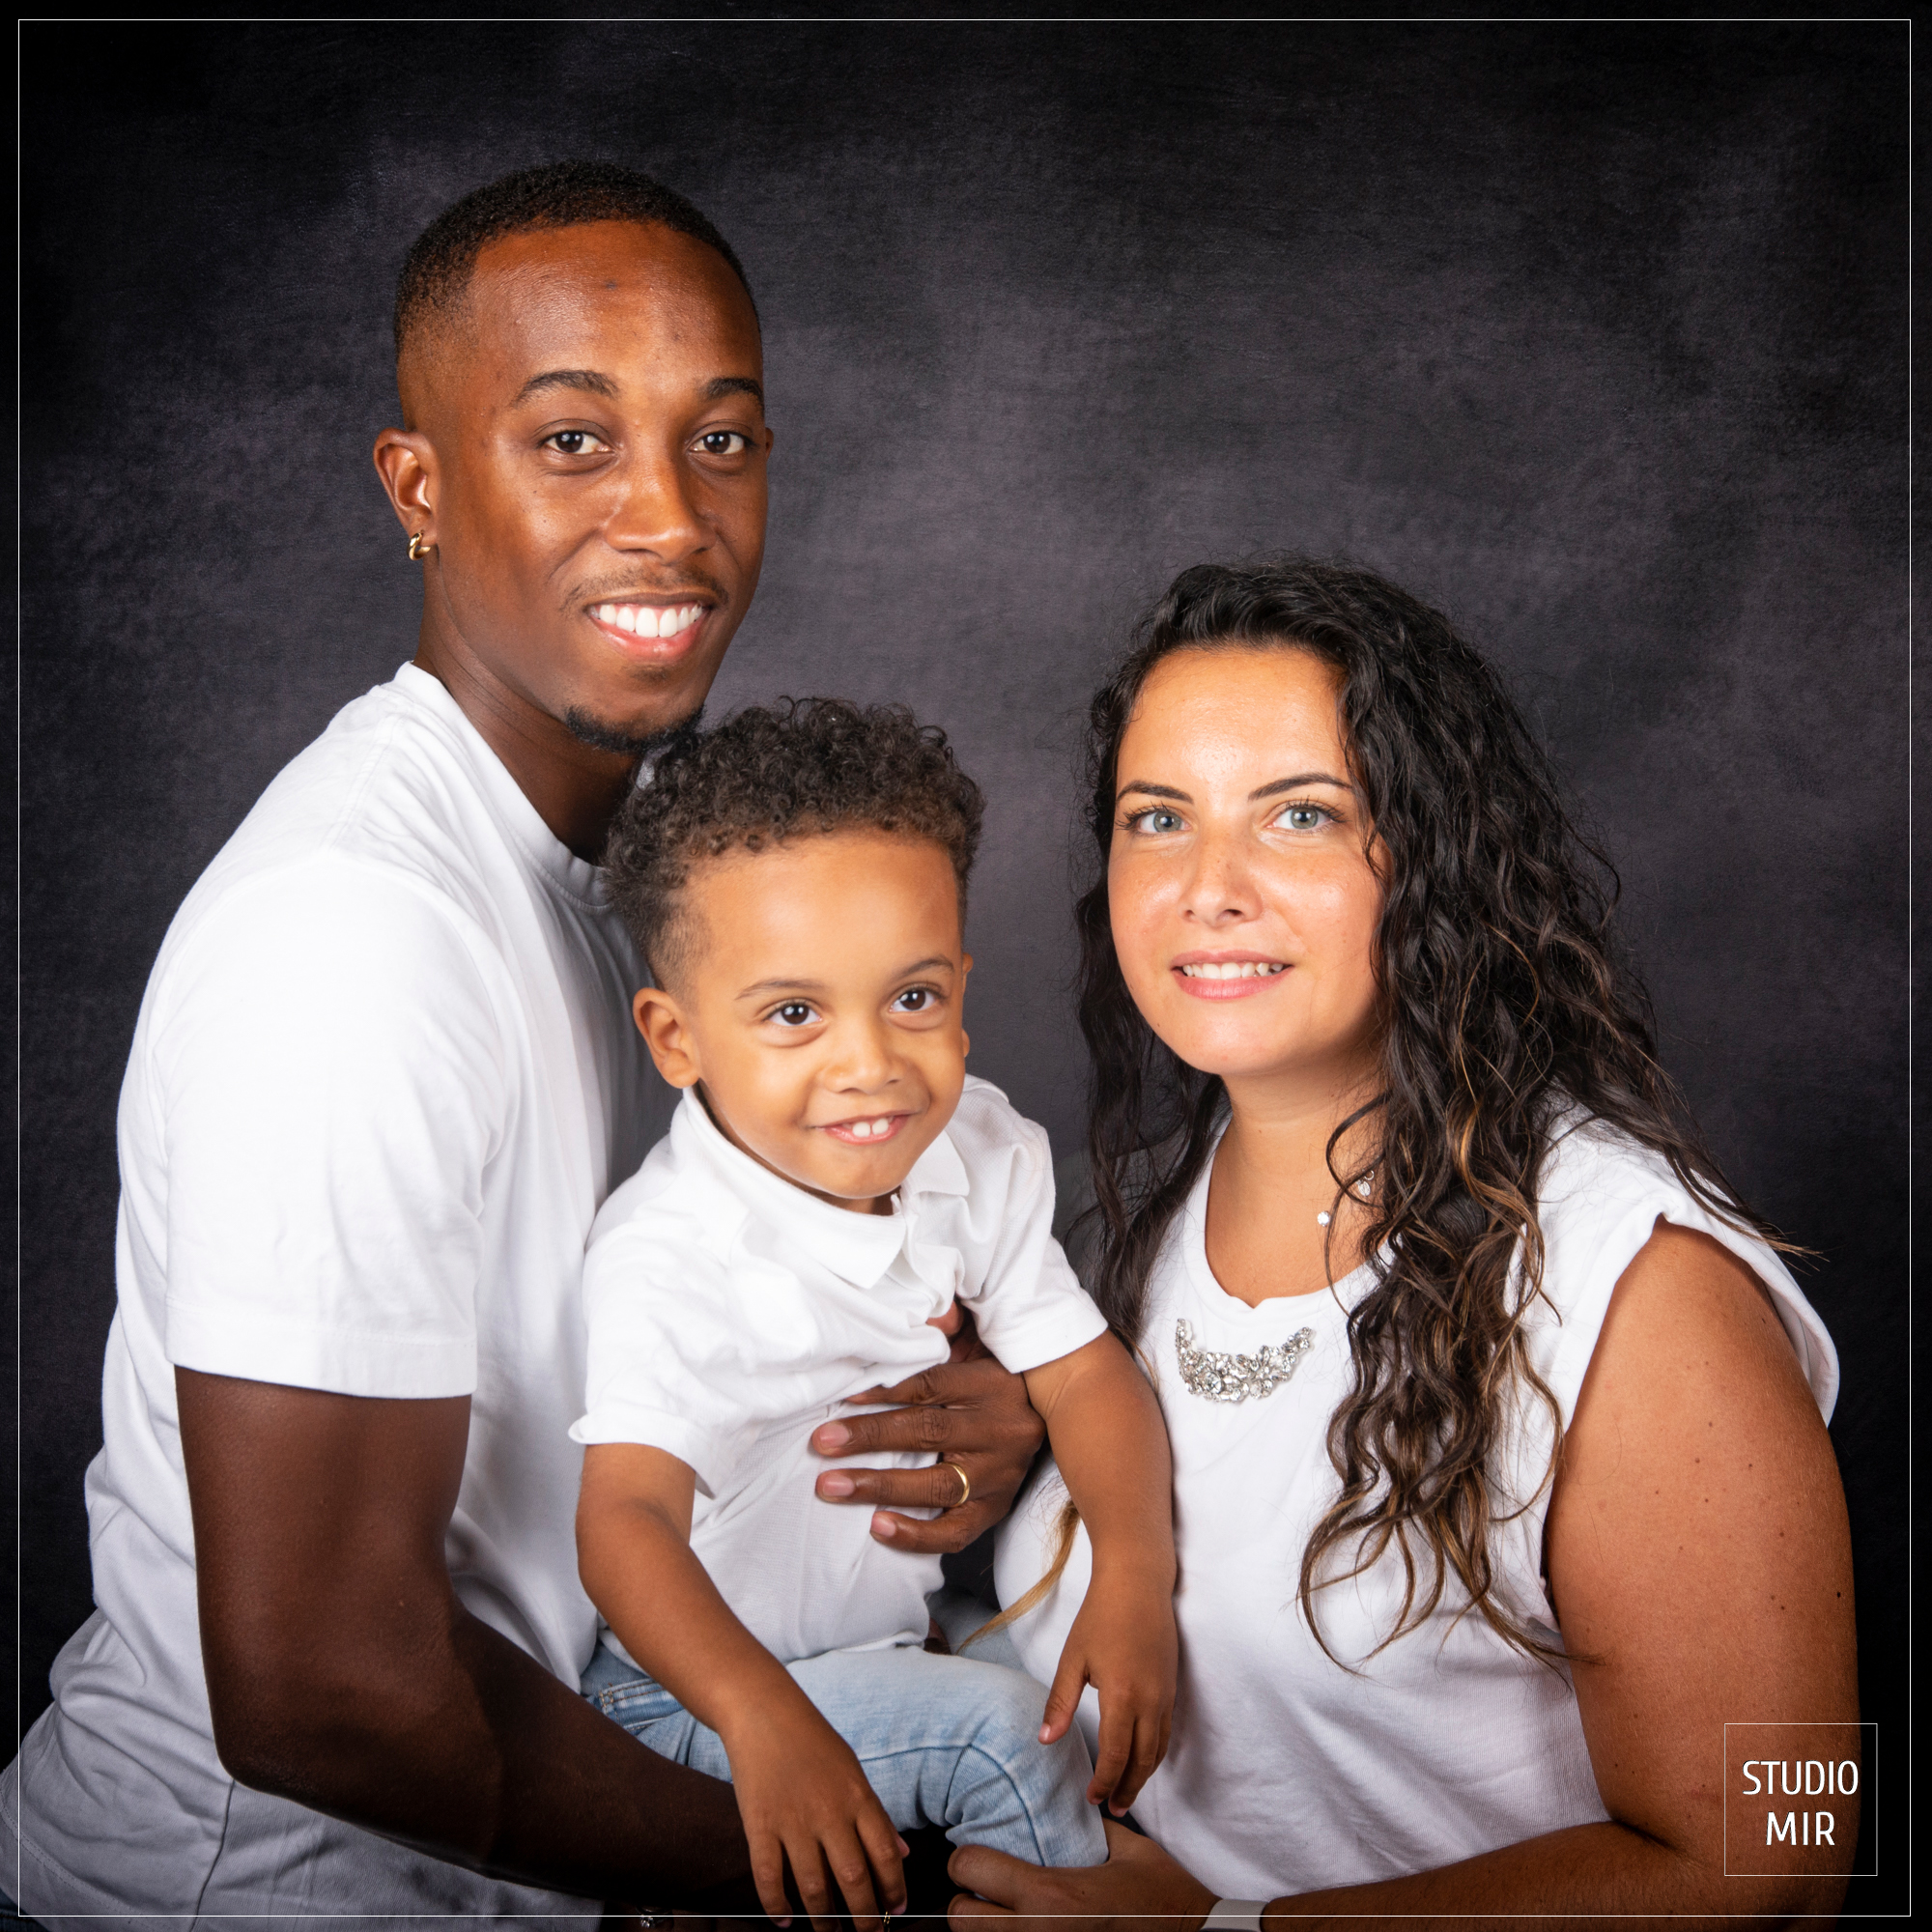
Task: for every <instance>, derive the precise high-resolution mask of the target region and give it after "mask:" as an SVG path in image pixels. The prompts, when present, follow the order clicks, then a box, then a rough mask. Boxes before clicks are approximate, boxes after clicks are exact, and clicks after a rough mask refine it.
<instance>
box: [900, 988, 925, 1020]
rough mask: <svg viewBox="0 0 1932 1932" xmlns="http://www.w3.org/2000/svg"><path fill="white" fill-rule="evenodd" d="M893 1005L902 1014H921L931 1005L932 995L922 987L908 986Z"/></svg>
mask: <svg viewBox="0 0 1932 1932" xmlns="http://www.w3.org/2000/svg"><path fill="white" fill-rule="evenodd" d="M893 1005H894V1006H895V1007H896V1008H897V1009H899V1011H900V1012H902V1013H923V1012H924V1011H925V1009H927V1008H928V1007H929V1006H931V1005H932V994H931V993H930V991H928V990H927V988H925V987H924V986H908V987H907V988H906V990H905V991H904V992H903V993H901V994H900V995H899V996H898V998H897V999H896V1000H895V1001H894V1002H893Z"/></svg>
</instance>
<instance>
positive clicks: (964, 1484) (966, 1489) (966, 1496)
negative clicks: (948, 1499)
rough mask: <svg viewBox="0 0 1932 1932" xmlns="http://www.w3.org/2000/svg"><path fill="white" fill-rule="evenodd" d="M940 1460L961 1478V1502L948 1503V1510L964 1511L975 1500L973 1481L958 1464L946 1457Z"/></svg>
mask: <svg viewBox="0 0 1932 1932" xmlns="http://www.w3.org/2000/svg"><path fill="white" fill-rule="evenodd" d="M939 1460H940V1461H941V1463H944V1464H945V1466H946V1467H947V1468H949V1469H951V1470H952V1473H953V1474H954V1475H955V1476H957V1477H958V1478H959V1500H958V1501H957V1502H956V1503H948V1504H947V1506H946V1507H947V1508H948V1509H964V1508H965V1507H966V1505H967V1504H968V1503H969V1502H971V1501H972V1500H973V1484H972V1482H971V1480H970V1479H969V1478H968V1476H967V1474H966V1471H965V1470H964V1469H962V1468H961V1467H960V1466H959V1464H958V1463H954V1462H952V1460H951V1459H950V1458H948V1457H944V1456H942V1457H941V1458H940V1459H939Z"/></svg>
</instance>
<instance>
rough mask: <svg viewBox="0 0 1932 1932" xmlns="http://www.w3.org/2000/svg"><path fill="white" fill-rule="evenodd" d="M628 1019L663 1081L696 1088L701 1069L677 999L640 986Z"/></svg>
mask: <svg viewBox="0 0 1932 1932" xmlns="http://www.w3.org/2000/svg"><path fill="white" fill-rule="evenodd" d="M631 1017H632V1018H633V1019H634V1020H636V1021H637V1023H638V1031H639V1033H640V1034H642V1035H643V1037H644V1044H645V1045H646V1046H647V1047H649V1048H650V1050H651V1059H652V1060H653V1061H654V1062H655V1063H656V1064H657V1069H658V1071H659V1072H660V1073H662V1074H663V1075H664V1077H665V1079H666V1081H667V1082H668V1084H669V1085H670V1086H672V1087H696V1085H697V1082H698V1078H699V1075H700V1074H701V1073H702V1072H703V1068H702V1067H700V1066H699V1065H698V1064H697V1042H696V1040H695V1039H693V1038H692V1037H691V1030H690V1029H689V1028H688V1027H687V1026H686V1025H685V1023H684V1014H683V1012H682V1011H681V1010H680V1009H679V1008H678V1004H677V1000H676V998H675V997H674V996H673V995H672V994H670V993H668V992H666V991H665V989H664V988H663V987H662V986H639V988H638V995H637V998H636V999H634V1000H633V1001H632V1002H631Z"/></svg>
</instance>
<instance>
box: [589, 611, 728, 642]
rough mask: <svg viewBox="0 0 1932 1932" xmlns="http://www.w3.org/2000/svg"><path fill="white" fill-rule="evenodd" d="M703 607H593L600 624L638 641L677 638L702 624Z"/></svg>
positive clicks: (593, 612) (592, 614) (593, 614)
mask: <svg viewBox="0 0 1932 1932" xmlns="http://www.w3.org/2000/svg"><path fill="white" fill-rule="evenodd" d="M705 611H706V607H705V606H704V605H702V604H668V605H667V604H593V605H592V606H591V607H590V614H591V616H593V617H594V618H596V620H597V621H598V622H599V623H600V624H607V625H610V626H611V628H612V629H615V630H619V631H622V632H624V633H625V634H626V635H627V636H630V637H637V638H677V637H682V636H683V635H684V633H685V632H686V631H688V630H690V629H691V628H692V626H693V625H695V624H697V623H700V622H702V621H703V618H704V614H705Z"/></svg>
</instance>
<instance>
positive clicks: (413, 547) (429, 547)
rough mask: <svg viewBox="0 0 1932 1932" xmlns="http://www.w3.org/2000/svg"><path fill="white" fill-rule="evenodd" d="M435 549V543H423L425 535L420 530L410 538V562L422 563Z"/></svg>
mask: <svg viewBox="0 0 1932 1932" xmlns="http://www.w3.org/2000/svg"><path fill="white" fill-rule="evenodd" d="M435 548H436V546H435V545H434V544H433V543H425V542H424V541H423V533H422V532H421V531H420V530H416V531H414V532H413V533H412V535H411V537H410V561H411V562H412V563H420V562H421V561H422V560H423V558H424V557H425V556H426V555H427V554H429V553H430V552H431V551H433V550H434V549H435Z"/></svg>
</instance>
